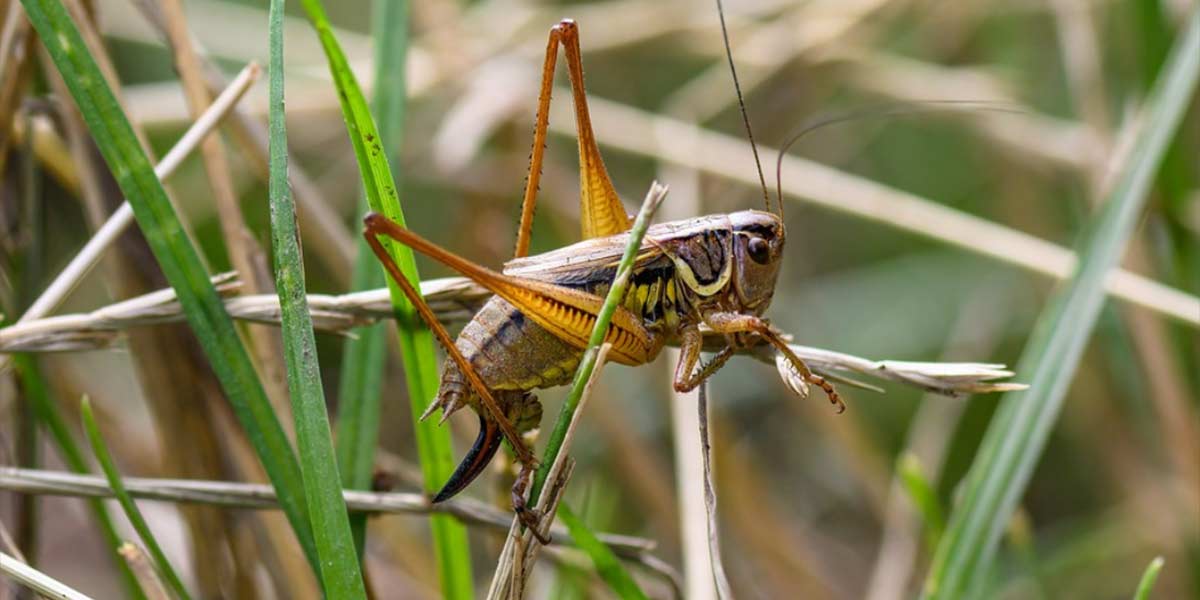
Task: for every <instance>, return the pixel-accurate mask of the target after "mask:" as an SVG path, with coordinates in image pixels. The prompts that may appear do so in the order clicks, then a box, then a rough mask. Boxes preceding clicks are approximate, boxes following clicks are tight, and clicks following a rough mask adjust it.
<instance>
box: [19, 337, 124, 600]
mask: <svg viewBox="0 0 1200 600" xmlns="http://www.w3.org/2000/svg"><path fill="white" fill-rule="evenodd" d="M13 366H14V368H15V369H16V371H17V375H18V376H19V377H20V378H21V385H22V386H23V388H24V390H25V397H26V399H27V400H28V401H29V402H30V404H32V405H33V411H34V414H35V415H37V418H38V420H39V421H41V422H42V425H43V426H45V427H46V430H47V431H49V432H50V438H51V439H53V440H54V445H55V446H58V451H59V456H60V457H61V458H62V461H63V462H64V463H66V465H67V468H68V469H70V470H72V471H74V472H76V473H79V474H81V475H90V474H91V472H92V469H91V467H90V466H89V465H88V462H87V460H86V459H84V457H83V450H81V449H80V448H79V444H78V443H76V441H75V438H74V437H73V436H72V435H71V429H70V428H69V427H67V421H66V419H64V418H63V417H62V415H61V414H59V412H58V405H57V404H55V403H54V402H53V400H52V399H51V398H50V390H49V389H48V388H47V387H46V380H45V378H43V377H42V373H41V370H40V369H38V365H37V362H36V361H35V360H34V359H33V357H31V356H29V355H28V354H14V355H13ZM87 504H88V508H90V509H91V511H92V516H93V517H95V519H96V523H97V524H99V525H100V534H101V535H103V536H104V543H105V546H107V547H108V551H109V554H110V555H111V557H112V559H113V563H114V564H116V566H117V571H118V572H119V573H120V574H121V583H122V584H123V585H124V586H125V591H126V593H128V594H129V597H131V598H136V599H139V600H144V599H145V597H146V595H145V594H144V593H143V592H142V587H141V585H140V584H139V583H138V580H137V577H135V576H134V575H133V571H131V570H130V569H129V564H128V563H126V562H125V559H124V558H122V557H121V555H120V554H118V553H117V548H118V547H119V546H120V545H121V536H120V535H119V534H118V533H117V527H116V525H115V524H113V519H112V514H111V513H109V512H108V507H107V506H105V505H104V503H103V502H101V501H100V500H99V499H96V498H90V499H88V501H87Z"/></svg>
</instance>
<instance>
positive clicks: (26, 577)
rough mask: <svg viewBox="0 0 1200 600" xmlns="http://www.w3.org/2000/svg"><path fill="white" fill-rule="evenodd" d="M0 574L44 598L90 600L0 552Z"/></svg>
mask: <svg viewBox="0 0 1200 600" xmlns="http://www.w3.org/2000/svg"><path fill="white" fill-rule="evenodd" d="M0 573H3V574H5V575H7V576H8V577H10V578H12V580H13V581H16V582H17V583H20V584H21V585H23V586H25V587H27V588H29V589H31V590H33V591H35V592H37V593H38V594H40V595H42V596H45V597H46V598H55V599H58V598H62V599H64V600H91V598H89V597H88V596H85V595H83V594H81V593H79V592H77V591H75V590H74V589H73V588H71V587H69V586H67V585H66V584H64V583H62V582H61V581H59V580H57V579H55V578H53V577H51V576H49V575H47V574H45V573H43V572H41V571H39V570H37V569H35V568H33V567H31V566H29V565H27V564H25V563H24V562H21V561H19V560H17V559H15V558H13V557H11V556H9V555H8V554H5V553H3V552H0Z"/></svg>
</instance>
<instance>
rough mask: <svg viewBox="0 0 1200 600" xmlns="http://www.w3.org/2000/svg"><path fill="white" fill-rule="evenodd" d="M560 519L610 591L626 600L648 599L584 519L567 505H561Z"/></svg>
mask: <svg viewBox="0 0 1200 600" xmlns="http://www.w3.org/2000/svg"><path fill="white" fill-rule="evenodd" d="M558 518H560V519H562V522H563V524H564V525H566V526H567V531H570V532H571V537H572V538H574V539H575V543H576V544H578V545H579V549H580V550H583V551H584V552H586V553H587V555H588V557H590V558H591V559H592V564H594V565H596V572H597V573H599V574H600V578H601V579H603V580H604V582H605V583H607V584H608V589H610V590H612V591H613V593H614V594H616V595H617V597H619V598H624V599H625V600H644V599H645V598H646V594H645V593H644V592H642V588H640V587H638V584H637V582H636V581H634V580H633V577H632V576H630V575H629V572H628V571H626V570H625V567H624V565H622V564H621V561H620V560H619V559H617V555H615V554H613V551H612V549H610V548H609V547H608V546H607V545H605V544H604V542H601V541H600V540H599V539H597V538H596V534H594V533H592V530H591V529H589V528H588V526H587V525H585V524H584V522H583V520H582V519H580V518H579V517H577V516H575V513H573V512H571V509H570V508H569V507H568V506H567V505H566V504H561V505H559V507H558Z"/></svg>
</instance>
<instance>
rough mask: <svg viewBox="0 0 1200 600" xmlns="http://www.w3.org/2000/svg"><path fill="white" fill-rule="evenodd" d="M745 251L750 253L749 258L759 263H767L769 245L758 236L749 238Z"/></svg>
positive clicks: (769, 252)
mask: <svg viewBox="0 0 1200 600" xmlns="http://www.w3.org/2000/svg"><path fill="white" fill-rule="evenodd" d="M746 251H747V252H749V253H750V259H751V260H753V261H754V262H756V263H758V264H760V265H765V264H767V261H768V260H769V259H770V258H771V245H770V244H768V243H767V240H764V239H762V238H760V237H752V238H750V242H749V243H748V244H746Z"/></svg>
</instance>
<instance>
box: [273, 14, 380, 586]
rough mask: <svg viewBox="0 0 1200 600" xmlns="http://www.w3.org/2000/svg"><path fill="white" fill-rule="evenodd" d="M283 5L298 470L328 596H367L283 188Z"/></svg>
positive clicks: (281, 198)
mask: <svg viewBox="0 0 1200 600" xmlns="http://www.w3.org/2000/svg"><path fill="white" fill-rule="evenodd" d="M283 3H284V0H271V6H270V13H269V17H268V21H269V23H270V25H269V27H268V29H269V33H268V37H269V46H270V65H269V66H268V69H267V71H268V75H269V88H270V90H269V103H268V104H269V106H270V114H269V115H268V124H267V131H268V154H269V170H270V189H269V193H268V195H269V196H270V203H271V211H270V212H271V248H272V250H273V252H272V254H273V255H274V259H275V287H276V288H277V290H278V293H279V309H280V313H281V325H282V334H283V354H284V359H285V361H286V363H287V383H288V395H289V396H291V399H292V414H293V415H294V416H295V417H294V418H295V423H296V445H297V446H299V448H300V470H301V473H302V475H303V479H304V492H305V499H306V501H307V504H308V516H309V519H310V520H311V523H312V530H313V537H314V538H315V541H316V545H317V557H318V558H319V559H320V560H319V563H320V565H321V573H320V577H321V582H322V585H323V586H324V588H325V595H326V597H328V598H365V597H366V590H365V588H364V587H363V578H362V572H361V571H360V569H359V563H358V555H357V553H356V552H355V551H354V538H353V537H352V536H351V535H350V520H349V517H348V515H347V513H346V501H345V499H344V498H342V487H341V484H342V478H341V476H339V475H338V466H337V461H336V459H335V457H334V453H333V438H332V436H331V435H330V430H329V416H328V414H327V413H326V408H325V392H324V390H323V388H322V387H321V365H320V363H319V361H318V357H317V341H316V337H315V335H314V334H313V325H312V316H311V315H310V314H309V312H308V296H307V295H306V289H305V285H304V259H303V256H302V255H301V252H300V232H299V231H298V230H297V220H296V205H295V203H294V202H293V201H292V194H291V188H290V186H289V185H288V154H287V129H286V126H285V123H284V110H283V106H284V104H283Z"/></svg>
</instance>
